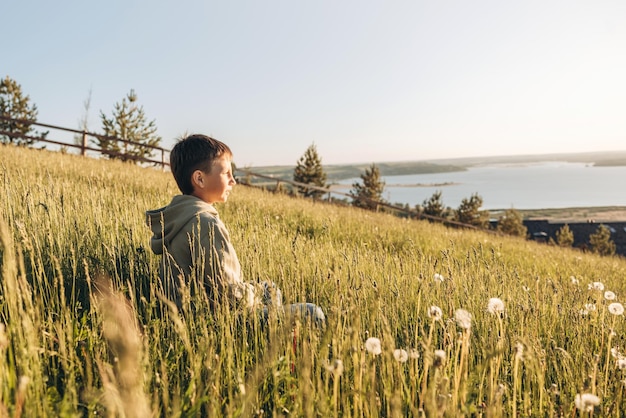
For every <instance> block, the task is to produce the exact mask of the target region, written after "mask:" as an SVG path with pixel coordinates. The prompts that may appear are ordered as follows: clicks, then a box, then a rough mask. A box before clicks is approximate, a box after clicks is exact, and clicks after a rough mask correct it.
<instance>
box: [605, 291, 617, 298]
mask: <svg viewBox="0 0 626 418" xmlns="http://www.w3.org/2000/svg"><path fill="white" fill-rule="evenodd" d="M616 297H617V296H616V295H615V293H613V292H611V291H610V290H607V291H606V292H604V299H606V300H615V298H616Z"/></svg>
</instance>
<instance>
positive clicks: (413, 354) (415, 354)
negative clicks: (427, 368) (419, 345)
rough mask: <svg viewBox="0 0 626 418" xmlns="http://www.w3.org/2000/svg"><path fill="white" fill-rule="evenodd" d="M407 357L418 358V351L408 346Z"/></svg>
mask: <svg viewBox="0 0 626 418" xmlns="http://www.w3.org/2000/svg"><path fill="white" fill-rule="evenodd" d="M409 358H412V359H418V358H420V352H419V351H417V350H416V349H415V348H409Z"/></svg>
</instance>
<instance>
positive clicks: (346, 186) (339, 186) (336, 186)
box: [330, 181, 461, 190]
mask: <svg viewBox="0 0 626 418" xmlns="http://www.w3.org/2000/svg"><path fill="white" fill-rule="evenodd" d="M459 184H461V183H456V182H453V181H447V182H444V183H409V184H385V187H445V186H457V185H459ZM349 188H352V185H351V184H331V185H330V189H331V190H333V189H349Z"/></svg>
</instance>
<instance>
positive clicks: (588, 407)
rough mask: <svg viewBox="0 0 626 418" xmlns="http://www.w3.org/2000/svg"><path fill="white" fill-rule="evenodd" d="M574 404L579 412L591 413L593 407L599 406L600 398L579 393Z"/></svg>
mask: <svg viewBox="0 0 626 418" xmlns="http://www.w3.org/2000/svg"><path fill="white" fill-rule="evenodd" d="M574 404H575V405H576V408H578V409H580V410H581V411H584V412H593V407H594V406H598V405H600V398H598V397H597V396H596V395H594V394H592V393H582V394H580V393H579V394H578V395H576V398H575V399H574Z"/></svg>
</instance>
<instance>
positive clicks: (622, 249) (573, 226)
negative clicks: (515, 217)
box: [524, 219, 626, 256]
mask: <svg viewBox="0 0 626 418" xmlns="http://www.w3.org/2000/svg"><path fill="white" fill-rule="evenodd" d="M565 224H567V225H568V226H569V229H570V230H571V231H572V233H573V234H574V247H577V248H581V249H586V248H588V247H589V236H590V235H591V234H595V233H596V232H597V231H598V228H599V227H600V225H606V226H607V227H608V228H609V231H611V240H612V241H613V242H614V243H615V253H616V254H620V255H622V256H626V222H599V221H594V220H588V221H584V222H563V221H554V222H553V221H549V220H545V219H542V220H527V221H524V225H525V226H526V228H528V235H529V236H530V238H531V239H534V240H536V241H540V242H547V241H550V239H553V240H554V241H556V232H557V231H558V230H559V229H561V227H563V225H565Z"/></svg>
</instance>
